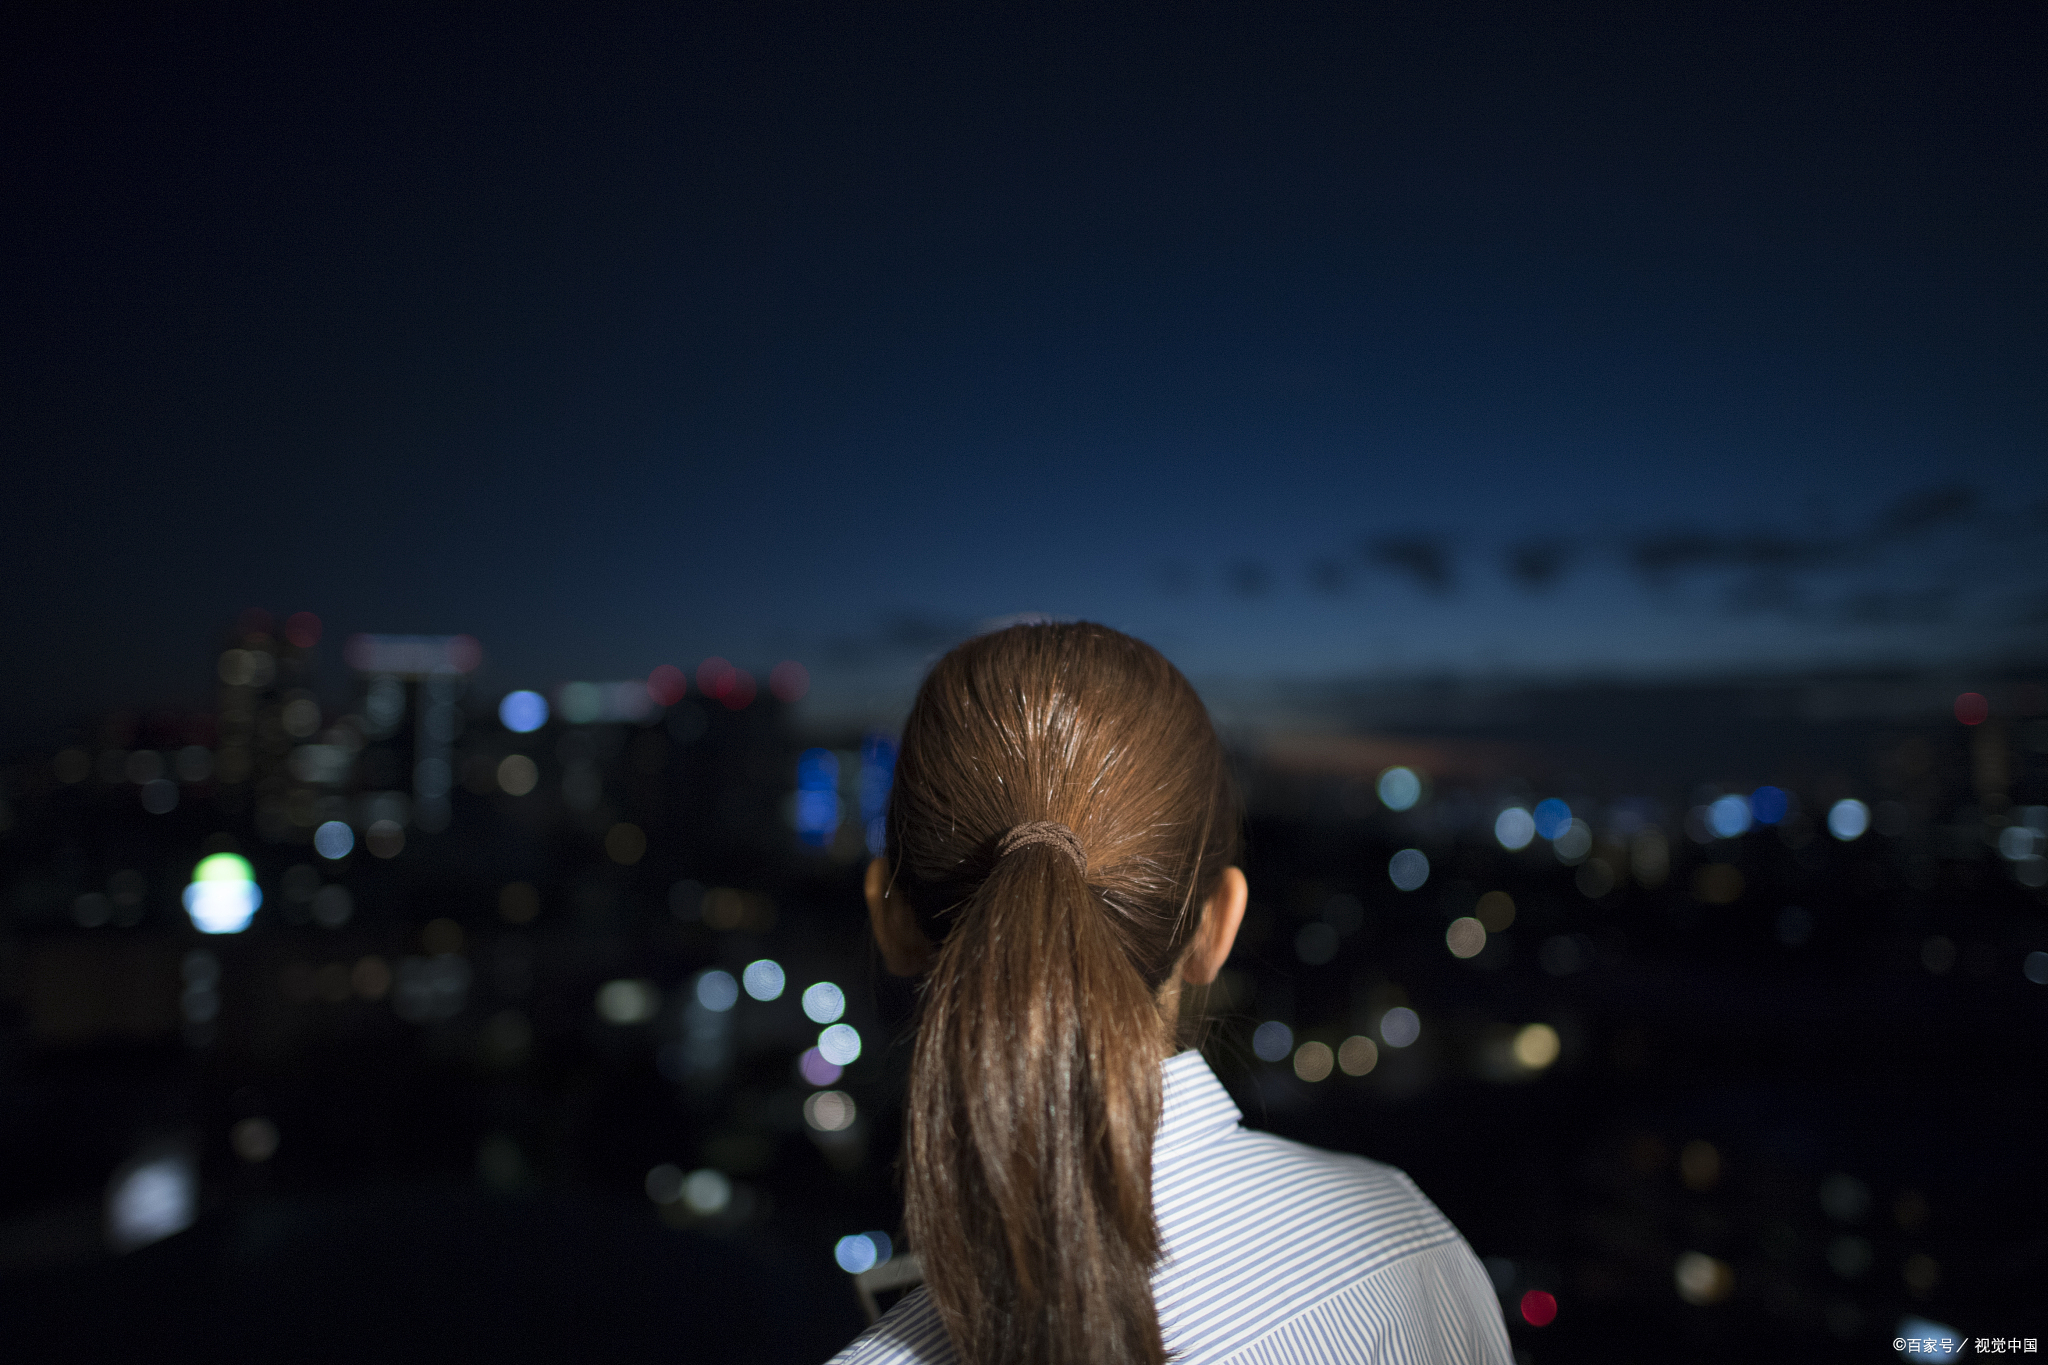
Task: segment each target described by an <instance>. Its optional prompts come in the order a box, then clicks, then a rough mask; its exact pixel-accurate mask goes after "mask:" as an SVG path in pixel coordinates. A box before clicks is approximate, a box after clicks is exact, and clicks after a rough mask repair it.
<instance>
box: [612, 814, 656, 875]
mask: <svg viewBox="0 0 2048 1365" xmlns="http://www.w3.org/2000/svg"><path fill="white" fill-rule="evenodd" d="M604 851H605V856H606V857H608V858H610V859H611V860H612V861H613V862H615V863H617V864H618V865H619V866H620V867H631V866H632V865H633V864H635V863H637V862H639V861H640V859H641V858H643V857H644V856H646V853H647V832H646V831H645V830H643V829H641V828H640V826H638V825H636V824H634V823H632V822H631V821H629V820H622V821H620V822H619V823H618V824H616V825H613V826H612V827H611V828H610V829H608V830H606V831H605V836H604Z"/></svg>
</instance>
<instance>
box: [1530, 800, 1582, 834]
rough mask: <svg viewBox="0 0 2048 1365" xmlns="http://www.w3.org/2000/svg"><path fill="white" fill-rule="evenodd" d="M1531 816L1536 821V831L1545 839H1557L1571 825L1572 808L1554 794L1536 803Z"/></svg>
mask: <svg viewBox="0 0 2048 1365" xmlns="http://www.w3.org/2000/svg"><path fill="white" fill-rule="evenodd" d="M1529 817H1530V819H1531V820H1532V821H1533V822H1534V823H1535V826H1536V833H1538V834H1539V835H1541V836H1542V837H1543V838H1545V839H1555V838H1556V837H1557V836H1558V835H1560V834H1562V833H1564V832H1565V830H1566V829H1567V828H1568V827H1569V826H1570V825H1571V822H1572V808H1571V807H1570V806H1567V805H1566V804H1565V803H1564V802H1562V801H1560V800H1558V799H1557V798H1556V797H1554V796H1552V797H1547V798H1545V799H1544V800H1541V801H1538V802H1537V803H1536V809H1535V810H1533V811H1531V812H1530V813H1529Z"/></svg>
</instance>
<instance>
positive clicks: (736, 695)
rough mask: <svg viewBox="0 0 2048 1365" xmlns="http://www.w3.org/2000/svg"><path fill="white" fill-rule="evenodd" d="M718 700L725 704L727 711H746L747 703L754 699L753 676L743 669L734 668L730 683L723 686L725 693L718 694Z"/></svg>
mask: <svg viewBox="0 0 2048 1365" xmlns="http://www.w3.org/2000/svg"><path fill="white" fill-rule="evenodd" d="M718 699H719V700H720V701H722V702H724V703H725V705H726V709H728V710H732V711H744V710H746V709H747V703H748V702H750V701H752V700H753V699H754V675H753V674H751V673H749V672H747V671H746V670H745V669H744V668H735V669H734V670H733V671H732V681H731V682H729V683H727V684H726V685H725V691H724V692H722V693H721V694H719V698H718Z"/></svg>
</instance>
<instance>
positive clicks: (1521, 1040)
mask: <svg viewBox="0 0 2048 1365" xmlns="http://www.w3.org/2000/svg"><path fill="white" fill-rule="evenodd" d="M1559 1047H1560V1045H1559V1043H1558V1037H1557V1030H1556V1029H1554V1028H1552V1027H1551V1026H1550V1025H1548V1024H1525V1025H1523V1027H1522V1028H1521V1029H1520V1030H1519V1031H1518V1032H1517V1033H1516V1034H1515V1041H1514V1043H1513V1044H1512V1045H1511V1046H1510V1049H1509V1050H1510V1051H1511V1052H1512V1053H1513V1054H1514V1058H1515V1062H1516V1063H1517V1064H1518V1065H1520V1066H1522V1067H1524V1068H1526V1069H1527V1070H1530V1071H1541V1070H1543V1069H1544V1068H1545V1067H1547V1066H1549V1065H1550V1064H1551V1063H1552V1062H1554V1061H1556V1060H1557V1054H1558V1051H1559Z"/></svg>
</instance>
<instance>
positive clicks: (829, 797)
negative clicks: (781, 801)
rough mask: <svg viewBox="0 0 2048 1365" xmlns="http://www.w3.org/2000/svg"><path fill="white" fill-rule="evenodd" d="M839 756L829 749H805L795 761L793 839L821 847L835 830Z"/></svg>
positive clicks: (837, 809) (837, 827)
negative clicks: (795, 837)
mask: <svg viewBox="0 0 2048 1365" xmlns="http://www.w3.org/2000/svg"><path fill="white" fill-rule="evenodd" d="M839 811H840V803H839V757H838V755H836V754H834V753H833V752H832V751H831V750H830V749H806V750H804V752H803V756H802V757H801V758H799V759H797V761H796V813H795V819H794V820H793V821H792V823H794V824H795V826H796V834H797V838H799V839H801V840H803V842H805V843H807V844H809V845H810V846H811V847H813V848H824V847H825V846H826V845H828V844H830V843H831V842H832V836H833V835H834V834H836V833H838V831H839Z"/></svg>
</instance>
